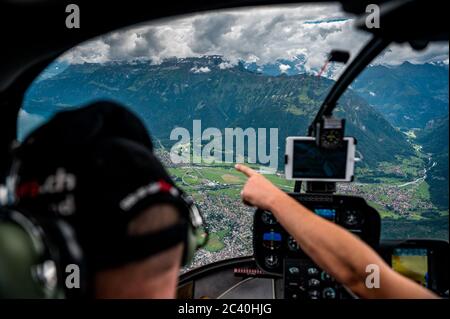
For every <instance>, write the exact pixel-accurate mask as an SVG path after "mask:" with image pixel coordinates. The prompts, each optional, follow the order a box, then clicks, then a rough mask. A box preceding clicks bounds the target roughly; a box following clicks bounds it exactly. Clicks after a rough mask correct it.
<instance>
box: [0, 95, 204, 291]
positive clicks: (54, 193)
mask: <svg viewBox="0 0 450 319" xmlns="http://www.w3.org/2000/svg"><path fill="white" fill-rule="evenodd" d="M80 129H81V130H80ZM49 140H50V141H49ZM55 148H56V149H55ZM80 152H83V155H82V156H77V154H78V155H79V154H80ZM9 181H10V183H9V189H10V190H11V193H13V195H14V197H15V201H14V202H13V203H14V204H13V205H12V206H10V207H8V208H3V209H0V298H1V297H6V298H76V297H92V294H93V276H94V274H95V272H97V271H101V270H105V269H110V268H114V267H117V266H121V265H125V264H127V263H130V262H133V261H138V260H143V259H145V258H147V257H150V256H152V255H155V254H157V253H160V252H163V251H165V250H167V249H169V248H171V247H174V246H175V245H177V244H179V243H183V244H184V252H183V260H182V264H183V265H184V266H186V265H188V264H189V263H190V262H191V261H192V259H193V256H194V254H195V252H196V251H197V249H199V248H201V247H202V246H204V245H205V244H206V242H207V238H208V235H207V231H206V229H205V226H204V221H203V218H202V216H201V213H200V211H199V209H198V207H197V206H196V205H195V203H194V202H193V201H192V199H190V198H189V197H187V196H186V195H185V194H184V193H183V192H182V191H181V190H180V189H178V188H177V187H176V186H175V185H174V183H173V182H172V180H171V178H170V177H169V175H168V174H167V173H166V171H165V170H164V168H163V167H162V165H161V164H160V162H159V160H158V159H157V158H156V156H154V154H153V145H152V143H151V140H150V138H149V137H148V134H147V132H146V130H145V127H144V126H143V125H142V124H141V122H140V121H139V119H137V118H136V117H135V116H134V115H133V114H131V113H129V112H128V111H127V110H126V109H124V108H122V107H120V106H118V105H114V104H112V103H106V102H101V103H96V104H94V105H91V106H89V107H86V108H84V109H80V110H76V111H68V112H62V113H60V114H58V115H57V116H55V117H54V118H53V119H52V120H51V121H50V122H49V123H47V124H46V125H44V126H43V127H41V128H39V129H38V130H36V131H35V132H33V134H31V135H30V137H28V138H27V139H26V140H25V141H24V143H23V144H22V145H21V146H20V147H19V148H18V149H17V150H15V151H14V160H13V164H12V168H11V174H10V177H9ZM155 203H171V204H173V205H174V206H176V207H177V208H178V211H179V212H180V217H181V218H180V222H179V223H177V224H175V225H174V226H172V227H169V228H167V229H163V230H161V231H158V232H156V233H152V234H149V235H143V236H129V235H128V234H127V226H128V224H129V222H130V221H132V220H133V219H134V218H135V217H136V216H137V215H139V213H140V212H142V211H143V210H144V209H145V208H147V207H150V206H151V205H152V204H155ZM155 218H157V216H156V217H155ZM73 266H75V268H71V267H73ZM68 267H69V268H68ZM72 274H75V275H78V276H79V277H78V281H77V279H76V278H74V277H71V275H72ZM78 283H79V285H78Z"/></svg>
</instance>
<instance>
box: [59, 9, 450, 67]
mask: <svg viewBox="0 0 450 319" xmlns="http://www.w3.org/2000/svg"><path fill="white" fill-rule="evenodd" d="M353 23H354V21H353V20H352V17H351V16H346V14H344V13H342V12H341V10H340V6H337V5H302V6H297V7H294V6H288V7H270V8H267V7H266V8H254V9H244V10H241V11H219V12H212V13H204V14H198V15H194V16H189V17H180V18H174V19H170V20H164V21H159V22H157V23H153V24H151V25H150V24H147V25H143V26H138V27H134V28H132V29H129V30H126V31H120V32H115V33H113V34H110V35H107V36H104V37H101V38H99V39H97V40H94V41H91V42H88V43H86V44H84V45H81V46H79V47H77V48H75V49H73V50H71V51H69V52H68V53H67V54H65V55H64V56H63V58H62V59H63V60H65V61H69V62H70V63H83V62H98V63H102V62H107V61H116V60H129V59H150V60H152V61H153V62H154V63H159V62H161V61H162V60H163V59H165V58H169V57H178V58H184V57H199V56H204V55H221V56H224V57H225V58H226V59H228V60H229V61H230V62H231V63H236V62H237V61H239V60H243V61H249V62H250V61H256V62H257V63H258V64H260V65H263V64H266V63H270V62H274V61H276V60H277V59H292V58H294V57H296V56H299V55H304V56H305V57H306V58H307V62H306V68H307V70H311V69H313V70H317V69H320V67H321V66H322V65H323V64H324V61H325V59H326V56H327V54H328V53H329V52H330V51H331V50H332V49H346V50H350V51H351V52H352V54H353V56H354V54H356V53H357V52H358V50H360V49H361V47H362V45H363V44H364V43H365V42H367V41H368V39H369V35H368V34H366V33H364V32H360V31H356V30H354V28H353ZM404 61H410V62H412V63H424V62H433V61H447V62H448V44H438V45H433V46H431V47H430V48H429V49H428V50H427V51H425V52H421V53H420V54H417V53H413V52H412V50H411V49H409V48H408V47H406V46H403V47H400V46H394V47H392V48H391V49H390V50H389V51H388V52H386V54H385V55H384V56H382V57H381V58H379V59H378V63H383V64H399V63H403V62H404Z"/></svg>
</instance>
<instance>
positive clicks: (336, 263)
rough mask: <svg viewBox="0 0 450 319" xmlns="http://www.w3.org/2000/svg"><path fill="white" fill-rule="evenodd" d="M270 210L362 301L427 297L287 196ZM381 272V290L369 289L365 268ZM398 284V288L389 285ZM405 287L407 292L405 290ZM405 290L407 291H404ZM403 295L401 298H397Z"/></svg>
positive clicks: (355, 240) (351, 237)
mask: <svg viewBox="0 0 450 319" xmlns="http://www.w3.org/2000/svg"><path fill="white" fill-rule="evenodd" d="M271 206H272V207H271V210H272V212H273V213H274V215H275V216H276V218H277V219H278V220H279V222H280V223H281V224H282V225H283V226H284V227H285V228H286V230H287V231H288V232H289V233H290V234H291V235H292V236H293V237H294V238H295V240H296V241H297V242H298V244H299V245H300V247H301V248H302V249H303V251H305V253H306V254H308V256H310V257H311V259H312V260H314V262H315V263H317V264H318V265H319V266H320V267H321V268H322V269H324V270H325V271H327V272H328V273H330V274H331V275H332V276H333V277H335V278H336V280H337V281H338V282H340V283H342V284H343V285H345V286H347V287H348V288H350V289H351V290H352V291H353V292H354V293H356V294H357V295H359V296H360V297H363V298H390V297H395V296H397V298H408V296H409V297H411V298H430V297H433V296H434V295H433V294H431V293H430V292H429V291H428V290H426V289H424V288H422V287H420V286H418V285H417V284H415V283H413V282H410V281H409V280H408V279H406V278H404V277H402V276H400V275H398V274H396V273H394V272H393V271H392V270H391V269H390V268H389V266H388V265H387V264H386V263H385V262H384V261H383V260H382V259H381V258H380V257H379V256H378V254H377V253H376V252H375V251H374V250H373V249H372V248H370V247H369V246H368V245H366V244H365V243H364V242H363V241H361V240H360V239H359V238H357V237H355V236H354V235H352V234H351V233H349V232H348V231H346V230H345V229H343V228H341V227H339V226H337V225H335V224H334V223H331V222H329V221H327V220H324V219H323V218H321V217H319V216H317V215H315V214H313V213H312V212H310V211H309V210H308V209H306V208H305V207H303V206H301V205H299V204H298V203H297V201H295V200H294V199H292V198H291V197H289V196H288V195H285V194H283V195H278V196H277V198H276V200H274V201H273V205H271ZM368 265H376V266H378V268H379V269H380V276H381V285H382V286H383V287H381V289H368V288H367V287H366V285H365V279H366V277H367V275H368V273H366V267H367V266H368ZM393 282H396V283H398V284H400V286H401V287H400V289H397V288H396V287H395V285H393V284H392V283H393ZM405 288H407V289H405ZM405 291H406V292H405ZM400 292H403V295H402V296H399V294H400Z"/></svg>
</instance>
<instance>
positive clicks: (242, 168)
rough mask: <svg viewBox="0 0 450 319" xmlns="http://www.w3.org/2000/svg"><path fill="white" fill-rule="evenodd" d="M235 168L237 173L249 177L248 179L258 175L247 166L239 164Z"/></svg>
mask: <svg viewBox="0 0 450 319" xmlns="http://www.w3.org/2000/svg"><path fill="white" fill-rule="evenodd" d="M235 168H236V170H237V171H239V172H241V173H243V174H245V175H247V177H252V176H253V175H256V174H258V173H257V172H256V171H255V170H253V169H251V168H250V167H248V166H245V165H241V164H237V165H236V166H235Z"/></svg>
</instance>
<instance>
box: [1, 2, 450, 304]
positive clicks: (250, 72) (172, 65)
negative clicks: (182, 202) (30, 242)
mask: <svg viewBox="0 0 450 319" xmlns="http://www.w3.org/2000/svg"><path fill="white" fill-rule="evenodd" d="M225 2H226V1H225ZM250 2H251V1H250ZM256 2H258V1H256ZM260 2H261V3H264V4H269V3H265V1H260ZM268 2H271V1H268ZM287 2H289V4H288V5H280V4H279V2H276V5H274V4H273V3H270V4H271V5H270V6H267V7H266V6H264V7H261V6H251V7H244V8H235V3H234V2H233V3H230V4H229V5H227V4H225V5H222V6H223V10H216V11H205V10H214V9H216V7H211V8H206V9H205V8H204V7H205V5H202V6H200V7H199V8H198V10H189V12H194V13H192V14H190V15H183V16H176V17H171V18H167V17H166V16H171V15H173V14H174V12H173V11H170V14H169V12H163V13H162V14H161V16H159V15H156V16H151V17H147V16H145V17H144V16H139V17H138V18H137V19H136V21H135V20H132V19H131V20H129V21H124V22H123V23H120V24H114V23H115V22H114V23H112V25H111V26H110V27H104V28H101V29H100V30H98V32H94V31H82V32H87V33H84V34H83V35H82V36H81V37H80V38H75V39H74V40H73V43H70V41H69V40H67V39H66V40H64V41H68V42H67V43H65V45H62V46H61V47H60V48H58V50H53V54H50V56H51V57H50V58H48V57H47V58H45V59H42V60H41V61H40V63H36V64H34V66H33V67H30V68H29V69H28V71H27V72H23V74H22V75H21V76H19V77H16V78H15V80H16V81H18V83H19V84H17V85H16V88H15V89H14V88H13V89H9V90H7V89H4V88H8V87H9V85H7V84H8V83H9V82H11V81H10V80H8V81H2V78H0V114H1V116H0V131H1V132H2V134H1V136H0V152H1V157H0V208H1V207H3V205H4V206H5V207H6V206H7V205H8V202H9V201H10V200H11V197H12V195H11V194H10V193H9V190H8V184H9V183H11V182H12V181H11V180H8V178H7V177H8V169H9V164H10V160H11V158H10V156H11V152H10V150H11V147H12V145H14V144H20V142H21V141H23V140H24V139H25V137H26V136H27V135H28V134H29V133H30V132H32V131H33V130H34V129H36V128H37V127H39V126H40V125H42V124H43V123H45V122H46V121H48V120H49V119H50V118H52V116H53V115H54V114H56V113H57V112H59V111H64V110H69V109H76V108H79V107H81V106H83V105H86V104H88V103H89V102H92V101H96V100H112V101H117V102H120V103H122V104H124V105H126V106H127V107H128V108H129V109H130V110H131V111H133V112H134V113H135V114H136V115H138V116H139V117H140V118H141V119H142V121H143V122H144V123H145V125H146V126H147V128H148V130H149V132H150V133H151V134H152V137H153V138H154V140H155V143H154V144H155V145H156V147H155V148H156V153H157V155H158V157H159V159H160V160H161V162H162V163H163V164H164V165H165V166H166V167H167V168H168V171H169V172H170V175H171V177H172V178H173V180H174V181H175V182H176V183H177V184H178V185H179V186H180V187H181V188H183V189H184V190H185V191H186V193H187V194H189V195H190V196H191V197H192V199H193V200H194V201H196V202H197V204H198V206H199V208H200V209H201V210H202V213H203V215H204V218H205V220H206V223H207V224H208V232H209V240H208V243H207V245H206V246H205V247H203V248H202V249H200V250H199V251H197V253H196V256H195V258H194V261H193V264H192V265H190V266H188V267H186V268H184V269H182V271H181V274H180V280H179V284H178V290H177V297H178V298H179V299H289V300H308V299H314V300H317V299H320V300H341V299H357V298H358V297H357V296H356V295H355V294H353V293H352V292H351V291H350V290H349V289H348V288H346V287H345V286H343V285H341V284H340V283H339V282H337V281H336V280H335V279H334V278H333V277H332V276H331V275H330V274H328V273H327V272H326V271H324V270H323V269H321V268H320V267H319V266H318V265H317V264H316V263H315V262H314V261H313V260H312V259H311V258H310V257H309V256H308V255H307V254H306V253H305V252H304V251H303V250H302V249H301V247H300V246H299V245H298V243H297V242H296V241H295V239H294V238H293V237H292V236H291V235H290V234H289V233H288V232H287V231H286V230H285V229H284V228H283V227H282V225H281V224H280V223H279V222H278V220H277V219H276V217H275V216H274V214H273V213H272V212H271V211H267V210H261V209H257V208H254V207H249V206H246V205H244V204H243V203H242V202H241V200H240V197H239V195H240V190H241V187H242V185H243V184H244V179H243V178H242V177H241V176H240V175H239V174H238V173H237V172H235V171H234V168H233V165H234V164H235V163H248V164H249V165H250V166H251V167H252V168H253V169H255V170H259V172H260V173H261V174H263V175H264V176H267V178H268V179H269V180H270V181H271V182H273V183H274V184H275V185H276V186H278V187H279V188H280V189H282V190H283V191H284V192H286V193H288V194H289V196H290V197H292V198H293V199H295V200H296V201H297V202H299V203H301V204H302V205H303V206H304V207H306V208H308V209H309V210H310V211H311V212H313V213H315V214H316V215H318V216H320V217H321V218H323V219H325V220H327V221H328V222H330V223H333V224H336V225H339V226H341V227H342V228H344V229H346V230H347V231H348V232H350V233H351V234H353V235H355V236H357V237H358V238H360V239H361V240H362V241H363V242H364V243H365V244H367V245H368V246H370V247H371V248H372V249H374V250H375V251H376V252H377V253H378V254H379V255H380V256H381V257H382V258H383V259H384V260H385V261H386V263H387V264H388V265H389V266H391V267H392V269H394V270H395V271H397V272H399V273H401V274H402V275H404V276H406V277H408V278H410V279H412V280H413V281H415V282H417V283H419V284H420V285H422V286H424V287H426V288H428V289H429V290H431V291H433V292H434V293H436V294H437V295H438V296H440V297H443V298H448V289H449V276H448V266H449V258H448V257H449V255H448V252H449V243H448V34H447V32H446V26H445V25H444V24H443V21H445V20H446V19H445V17H444V16H445V14H444V13H443V12H439V10H436V9H435V8H434V9H433V8H432V6H430V5H429V4H426V3H424V2H423V1H419V0H417V1H409V0H408V1H406V0H405V1H403V0H402V1H374V2H375V3H376V4H372V7H370V8H371V10H369V9H368V8H369V7H368V6H367V5H368V3H365V1H356V2H357V3H356V2H353V1H341V2H340V3H339V4H336V3H334V4H330V3H322V2H318V3H314V4H313V3H310V4H293V3H291V1H287ZM258 4H259V3H258ZM250 5H256V3H255V4H254V3H253V2H251V3H250ZM222 6H220V8H222ZM183 8H184V7H180V10H179V12H176V13H177V14H179V13H183V12H184V11H183ZM83 10H84V9H83ZM367 10H369V11H367ZM119 11H120V10H119ZM196 11H201V12H199V13H195V12H196ZM441 11H442V10H441ZM0 14H1V12H0ZM118 14H119V12H118ZM119 15H120V14H119ZM141 15H142V14H141ZM150 18H151V19H153V18H164V19H160V20H155V21H152V22H151V23H150V24H139V25H134V26H133V27H131V28H128V29H123V27H126V26H127V27H129V25H131V24H134V23H138V22H139V23H142V22H144V21H147V20H149V19H150ZM0 20H1V19H0ZM112 20H114V19H112ZM413 21H421V23H420V24H417V23H414V22H413ZM125 22H126V23H125ZM0 23H1V22H0ZM118 28H122V29H120V31H114V32H112V33H109V34H107V35H103V36H99V35H101V34H104V33H105V32H107V31H108V32H110V31H112V30H117V29H118ZM81 30H84V29H81ZM66 31H67V30H65V32H66ZM100 31H101V32H100ZM93 36H99V37H97V38H93ZM87 40H89V41H88V42H84V43H82V44H80V43H81V42H82V41H87ZM5 69H6V68H5ZM0 73H1V72H0ZM5 74H8V73H7V72H6V73H5ZM11 74H12V73H11ZM12 82H13V83H15V82H14V81H12ZM3 92H6V93H4V94H3ZM25 92H26V93H25ZM2 99H4V101H5V102H3V100H2ZM3 114H5V116H3ZM16 122H17V125H16ZM4 123H7V124H8V125H6V124H5V125H3V124H4ZM11 123H14V124H11ZM3 130H4V132H3ZM279 143H280V144H279ZM4 155H5V156H4ZM445 188H446V189H445ZM1 238H2V237H1V236H0V240H1ZM0 258H1V251H0ZM0 265H1V263H0ZM0 271H1V269H0ZM372 271H374V269H367V272H368V274H369V273H371V272H372ZM0 284H1V282H0ZM0 292H1V289H0Z"/></svg>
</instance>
